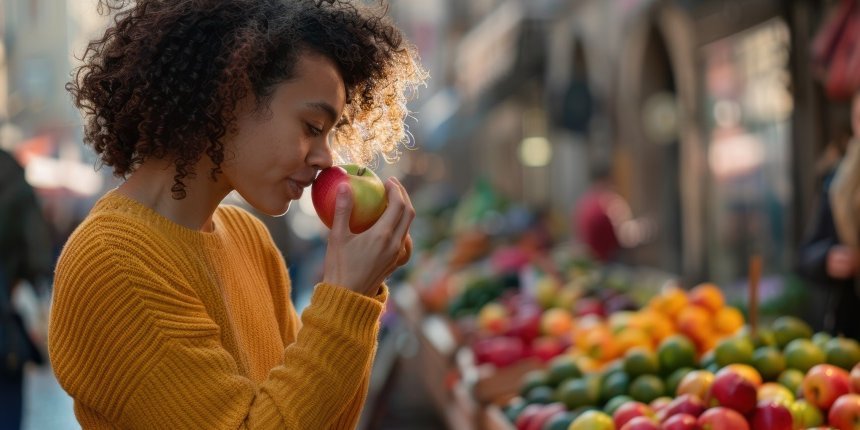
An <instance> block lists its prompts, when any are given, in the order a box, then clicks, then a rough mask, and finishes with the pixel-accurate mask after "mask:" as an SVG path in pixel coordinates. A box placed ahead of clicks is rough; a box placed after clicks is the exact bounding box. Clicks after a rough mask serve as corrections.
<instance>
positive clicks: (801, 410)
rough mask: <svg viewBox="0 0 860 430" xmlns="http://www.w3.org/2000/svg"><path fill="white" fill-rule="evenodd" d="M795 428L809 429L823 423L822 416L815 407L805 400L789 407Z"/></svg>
mask: <svg viewBox="0 0 860 430" xmlns="http://www.w3.org/2000/svg"><path fill="white" fill-rule="evenodd" d="M789 410H791V416H792V418H793V420H794V427H795V428H802V429H805V428H809V427H815V426H820V425H821V424H823V423H824V416H823V415H822V414H821V411H820V410H818V408H817V407H815V405H813V404H812V403H809V402H808V401H806V400H803V399H801V400H797V401H795V402H794V403H792V404H791V406H790V407H789Z"/></svg>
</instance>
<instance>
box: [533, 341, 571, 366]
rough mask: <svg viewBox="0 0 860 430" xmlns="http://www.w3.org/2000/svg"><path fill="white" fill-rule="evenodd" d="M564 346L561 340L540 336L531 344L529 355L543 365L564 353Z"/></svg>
mask: <svg viewBox="0 0 860 430" xmlns="http://www.w3.org/2000/svg"><path fill="white" fill-rule="evenodd" d="M564 349H565V345H564V343H563V342H562V341H561V339H559V338H557V337H552V336H541V337H539V338H537V339H535V340H534V342H532V349H531V354H532V356H534V357H537V358H538V359H540V360H541V361H543V362H544V363H546V362H547V361H550V360H552V359H553V358H554V357H555V356H557V355H559V354H561V353H562V352H564Z"/></svg>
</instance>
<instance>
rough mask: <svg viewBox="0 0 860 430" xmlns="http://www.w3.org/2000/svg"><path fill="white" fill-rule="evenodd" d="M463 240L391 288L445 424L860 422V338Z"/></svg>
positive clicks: (562, 248)
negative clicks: (754, 318)
mask: <svg viewBox="0 0 860 430" xmlns="http://www.w3.org/2000/svg"><path fill="white" fill-rule="evenodd" d="M477 242H480V241H479V240H478V239H476V238H475V237H474V236H472V237H466V238H465V239H462V240H461V241H460V242H458V243H459V246H457V244H456V243H455V245H454V246H453V247H452V248H451V249H450V250H449V252H448V253H447V254H438V253H437V254H435V255H434V256H433V257H432V258H424V259H423V260H422V264H421V265H420V266H419V267H416V268H413V270H412V272H411V274H410V276H409V277H408V278H407V280H406V285H404V286H403V288H400V289H399V291H398V292H397V294H395V303H396V304H397V307H398V310H399V311H400V312H401V313H403V314H404V315H405V316H406V320H407V321H408V324H409V327H410V330H411V331H412V332H413V333H415V334H416V337H417V338H418V339H419V340H420V355H421V359H422V360H423V362H424V364H425V366H424V368H425V369H426V372H425V375H424V377H425V382H426V384H427V386H428V387H430V389H431V390H432V391H433V393H432V394H433V395H432V397H433V399H434V402H435V403H436V406H437V408H438V409H439V412H440V415H443V416H444V417H445V420H446V422H447V423H448V425H449V427H450V428H457V429H468V428H475V429H498V430H502V429H505V430H512V429H516V430H522V429H528V430H557V429H570V430H579V429H592V428H595V429H618V430H621V429H624V430H637V429H638V430H642V429H666V430H673V429H699V428H707V429H715V430H717V429H741V430H743V429H785V430H791V429H795V428H811V427H816V426H822V425H830V426H833V427H836V428H856V427H851V426H852V425H855V424H850V423H853V422H856V421H854V420H857V419H860V365H858V364H857V363H858V362H860V344H858V342H857V341H856V340H854V339H849V338H843V337H833V336H830V335H828V334H826V333H813V331H812V329H811V328H810V327H809V326H808V325H807V324H806V323H805V322H804V321H802V320H800V319H798V318H795V317H792V316H779V317H776V318H773V319H770V320H768V321H767V322H766V323H759V324H758V325H754V326H752V327H751V326H750V325H749V324H748V316H747V315H746V314H747V313H748V312H749V311H748V310H746V309H740V308H738V307H735V306H732V305H731V304H729V303H727V302H726V298H725V297H724V295H723V291H722V290H721V288H720V287H719V286H717V285H714V284H710V283H702V284H699V285H694V286H691V287H689V288H684V287H682V286H681V285H679V284H678V283H677V282H675V281H674V276H672V275H671V274H666V273H661V272H658V271H654V270H650V269H644V268H634V267H626V266H617V265H613V266H602V265H600V264H597V263H595V262H593V261H590V260H589V259H588V258H584V257H583V256H582V254H580V253H578V252H577V251H576V248H575V247H574V246H573V245H571V244H560V245H557V246H555V247H553V248H552V249H547V250H544V251H543V252H539V253H536V252H532V250H529V249H528V248H519V249H518V247H514V246H509V245H495V244H486V243H482V244H478V243H477Z"/></svg>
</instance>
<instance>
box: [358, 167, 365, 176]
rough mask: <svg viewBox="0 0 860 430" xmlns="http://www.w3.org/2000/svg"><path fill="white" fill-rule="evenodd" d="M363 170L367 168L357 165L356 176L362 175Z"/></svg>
mask: <svg viewBox="0 0 860 430" xmlns="http://www.w3.org/2000/svg"><path fill="white" fill-rule="evenodd" d="M365 170H367V168H366V167H359V168H358V176H364V171H365Z"/></svg>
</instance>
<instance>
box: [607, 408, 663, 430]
mask: <svg viewBox="0 0 860 430" xmlns="http://www.w3.org/2000/svg"><path fill="white" fill-rule="evenodd" d="M653 416H654V410H652V409H651V408H650V407H649V406H648V405H646V404H644V403H642V402H637V401H631V402H627V403H625V404H623V405H621V406H619V407H618V409H616V410H615V413H614V414H612V421H613V422H615V428H617V429H620V428H621V427H624V424H627V422H628V421H630V420H632V419H633V418H636V417H647V418H650V417H653Z"/></svg>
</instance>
